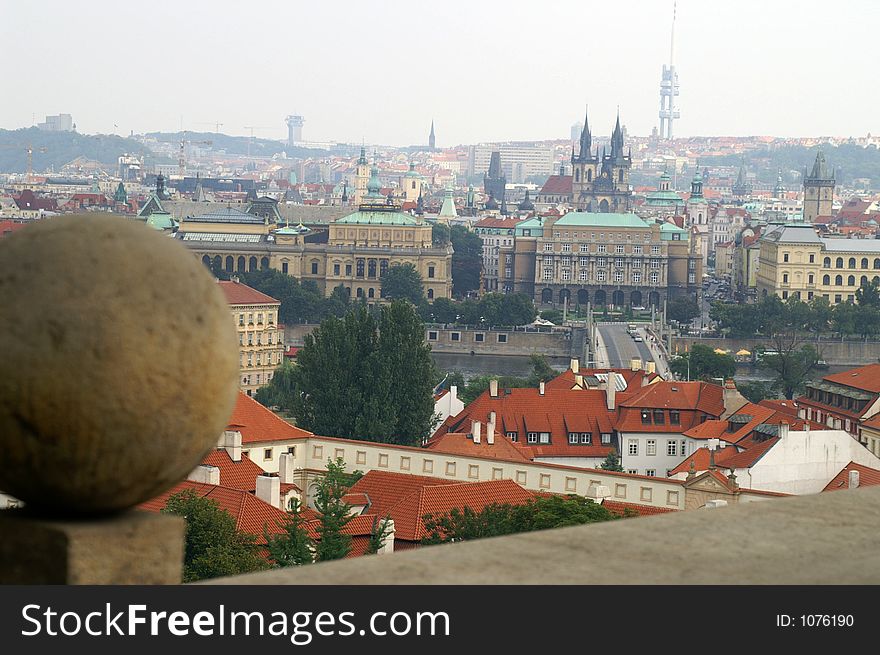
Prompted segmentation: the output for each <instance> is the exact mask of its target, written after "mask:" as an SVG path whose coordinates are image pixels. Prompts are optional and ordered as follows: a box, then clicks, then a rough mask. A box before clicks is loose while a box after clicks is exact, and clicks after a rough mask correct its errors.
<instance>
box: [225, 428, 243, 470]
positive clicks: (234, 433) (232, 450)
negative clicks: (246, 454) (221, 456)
mask: <svg viewBox="0 0 880 655" xmlns="http://www.w3.org/2000/svg"><path fill="white" fill-rule="evenodd" d="M223 447H224V448H225V449H226V452H227V453H229V459H231V460H232V461H233V462H240V461H241V432H239V431H238V430H224V431H223Z"/></svg>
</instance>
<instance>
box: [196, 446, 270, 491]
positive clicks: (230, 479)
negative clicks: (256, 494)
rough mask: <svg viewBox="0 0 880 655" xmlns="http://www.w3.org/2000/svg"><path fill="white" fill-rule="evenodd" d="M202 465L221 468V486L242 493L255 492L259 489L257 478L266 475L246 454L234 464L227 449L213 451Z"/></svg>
mask: <svg viewBox="0 0 880 655" xmlns="http://www.w3.org/2000/svg"><path fill="white" fill-rule="evenodd" d="M202 464H207V465H209V466H216V467H217V468H219V469H220V484H222V485H223V486H224V487H231V488H232V489H240V490H241V491H254V490H255V489H256V488H257V476H258V475H260V474H262V473H265V471H264V470H263V469H262V468H260V466H258V465H257V464H255V463H254V462H253V461H251V458H250V457H248V456H247V455H245V454H242V456H241V460H239V461H238V462H234V461H233V460H232V458H231V457H230V456H229V453H228V452H227V451H226V449H225V448H217V449H216V450H212V451H211V452H210V453H208V454H207V455H206V456H205V459H203V460H202Z"/></svg>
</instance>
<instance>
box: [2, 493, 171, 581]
mask: <svg viewBox="0 0 880 655" xmlns="http://www.w3.org/2000/svg"><path fill="white" fill-rule="evenodd" d="M184 529H185V524H184V521H183V519H182V518H180V517H176V516H166V515H162V514H152V513H149V512H140V511H137V510H129V511H127V512H124V513H122V514H117V515H115V516H109V517H101V518H94V519H82V520H54V519H49V518H42V517H36V516H29V515H28V513H27V510H26V509H24V510H15V509H11V510H4V511H2V512H0V584H180V581H181V573H182V570H183V550H184Z"/></svg>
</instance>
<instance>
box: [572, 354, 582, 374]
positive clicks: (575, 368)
mask: <svg viewBox="0 0 880 655" xmlns="http://www.w3.org/2000/svg"><path fill="white" fill-rule="evenodd" d="M570 368H571V372H572V373H577V372H578V370H579V369H580V362H579V361H578V359H577V357H572V358H571V366H570Z"/></svg>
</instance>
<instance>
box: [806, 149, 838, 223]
mask: <svg viewBox="0 0 880 655" xmlns="http://www.w3.org/2000/svg"><path fill="white" fill-rule="evenodd" d="M835 184H836V180H835V179H834V171H831V172H829V171H828V165H827V164H826V163H825V153H824V152H822V151H821V150H820V151H819V152H818V153H816V161H815V162H814V163H813V170H812V171H810V173H809V174H807V169H806V168H804V221H806V222H807V223H813V222H814V221H815V220H816V217H817V216H831V204H832V202H833V200H834V186H835Z"/></svg>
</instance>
